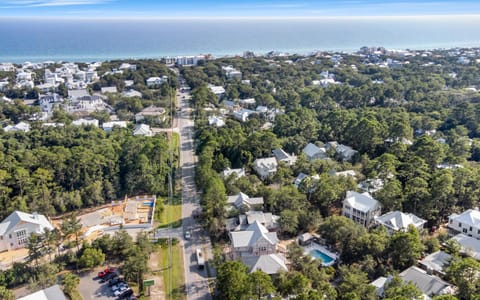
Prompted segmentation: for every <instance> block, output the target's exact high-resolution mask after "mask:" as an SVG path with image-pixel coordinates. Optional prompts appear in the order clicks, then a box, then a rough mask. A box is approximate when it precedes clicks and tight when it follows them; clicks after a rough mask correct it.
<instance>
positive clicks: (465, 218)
mask: <svg viewBox="0 0 480 300" xmlns="http://www.w3.org/2000/svg"><path fill="white" fill-rule="evenodd" d="M449 219H451V220H453V221H456V222H461V223H462V224H466V225H469V226H473V227H479V228H480V211H478V210H476V209H469V210H466V211H464V212H463V213H461V214H459V215H457V214H452V215H451V216H450V217H449Z"/></svg>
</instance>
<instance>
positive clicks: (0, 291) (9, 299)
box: [0, 286, 15, 300]
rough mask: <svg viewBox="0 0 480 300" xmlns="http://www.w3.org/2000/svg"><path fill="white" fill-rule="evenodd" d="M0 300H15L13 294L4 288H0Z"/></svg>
mask: <svg viewBox="0 0 480 300" xmlns="http://www.w3.org/2000/svg"><path fill="white" fill-rule="evenodd" d="M0 299H1V300H13V299H15V296H14V295H13V292H12V291H11V290H9V289H7V288H6V287H4V286H0Z"/></svg>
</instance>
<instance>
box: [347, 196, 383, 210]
mask: <svg viewBox="0 0 480 300" xmlns="http://www.w3.org/2000/svg"><path fill="white" fill-rule="evenodd" d="M344 202H346V203H347V204H348V205H350V206H351V207H353V208H355V209H358V210H360V211H363V212H368V211H370V210H373V209H375V208H377V207H378V206H379V205H380V203H379V202H378V201H377V200H375V199H373V197H372V196H371V195H370V194H369V193H367V192H365V193H362V194H360V193H357V192H354V191H348V192H347V197H346V198H345V200H344Z"/></svg>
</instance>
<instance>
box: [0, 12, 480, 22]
mask: <svg viewBox="0 0 480 300" xmlns="http://www.w3.org/2000/svg"><path fill="white" fill-rule="evenodd" d="M417 18H421V19H437V18H449V19H454V18H480V13H478V14H448V15H446V14H427V15H372V16H367V15H365V16H362V15H358V16H350V15H339V16H93V17H92V16H1V15H0V21H1V20H2V19H9V20H12V19H34V20H67V21H68V20H71V21H76V20H98V21H102V20H104V21H114V20H116V21H122V20H123V21H162V20H165V21H167V20H180V21H182V20H192V21H196V20H198V21H215V20H222V21H228V20H232V21H235V20H257V21H262V20H265V21H269V20H299V21H301V20H335V19H339V20H342V19H343V20H347V19H351V20H367V19H417Z"/></svg>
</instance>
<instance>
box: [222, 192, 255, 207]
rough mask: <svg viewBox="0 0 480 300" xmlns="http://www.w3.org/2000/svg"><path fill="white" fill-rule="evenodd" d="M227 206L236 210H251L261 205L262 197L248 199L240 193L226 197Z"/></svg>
mask: <svg viewBox="0 0 480 300" xmlns="http://www.w3.org/2000/svg"><path fill="white" fill-rule="evenodd" d="M227 204H230V205H233V206H235V207H236V208H238V209H247V210H249V209H251V208H253V207H258V206H262V205H263V197H253V198H250V197H249V196H248V195H246V194H244V193H242V192H240V193H238V194H237V195H233V196H228V198H227Z"/></svg>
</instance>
